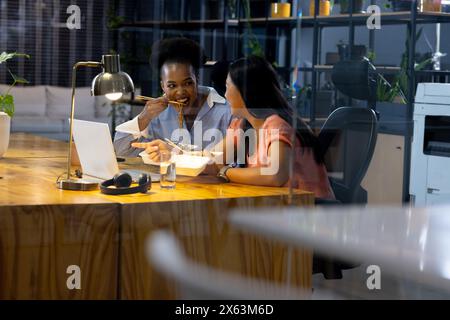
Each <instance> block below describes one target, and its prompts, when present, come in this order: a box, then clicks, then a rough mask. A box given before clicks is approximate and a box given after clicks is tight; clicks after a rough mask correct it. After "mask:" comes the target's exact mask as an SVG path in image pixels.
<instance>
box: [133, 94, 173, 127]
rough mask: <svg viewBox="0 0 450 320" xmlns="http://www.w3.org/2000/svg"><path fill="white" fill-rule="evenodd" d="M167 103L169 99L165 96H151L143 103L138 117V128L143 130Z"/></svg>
mask: <svg viewBox="0 0 450 320" xmlns="http://www.w3.org/2000/svg"><path fill="white" fill-rule="evenodd" d="M168 105H169V99H167V98H166V97H165V96H162V97H159V98H152V99H150V100H148V101H147V103H146V104H145V107H144V110H142V112H141V114H140V115H139V117H138V124H139V130H141V131H143V130H144V129H145V128H147V127H148V124H149V123H150V121H152V120H153V119H154V118H156V117H157V116H158V115H159V114H160V113H161V112H163V111H164V110H165V109H166V108H167V106H168Z"/></svg>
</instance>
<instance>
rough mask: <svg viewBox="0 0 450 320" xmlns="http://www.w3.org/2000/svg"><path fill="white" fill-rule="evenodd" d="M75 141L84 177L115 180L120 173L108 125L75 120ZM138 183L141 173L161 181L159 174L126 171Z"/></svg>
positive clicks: (153, 180)
mask: <svg viewBox="0 0 450 320" xmlns="http://www.w3.org/2000/svg"><path fill="white" fill-rule="evenodd" d="M73 139H74V142H75V145H76V148H77V152H78V157H79V159H80V163H81V168H82V169H83V177H84V178H86V179H90V180H93V181H96V182H101V181H103V180H108V179H111V178H113V177H114V176H115V175H116V174H117V173H118V172H119V165H118V164H117V159H116V154H115V151H114V146H113V143H112V140H111V133H110V131H109V126H108V124H107V123H100V122H92V121H84V120H77V119H74V120H73ZM125 171H126V172H128V173H129V174H130V175H131V177H132V178H133V181H134V182H136V181H137V178H138V177H139V175H140V174H141V173H146V174H147V175H149V176H151V179H152V182H155V181H159V174H156V173H152V172H144V171H139V170H128V169H127V170H125Z"/></svg>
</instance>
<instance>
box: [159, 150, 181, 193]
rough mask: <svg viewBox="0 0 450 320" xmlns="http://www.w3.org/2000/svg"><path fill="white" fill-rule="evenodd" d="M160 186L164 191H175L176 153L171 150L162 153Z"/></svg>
mask: <svg viewBox="0 0 450 320" xmlns="http://www.w3.org/2000/svg"><path fill="white" fill-rule="evenodd" d="M159 154H160V164H159V168H160V169H159V170H160V171H159V173H160V186H161V188H162V189H174V188H175V181H176V177H177V173H176V166H175V158H174V156H175V153H174V152H173V151H169V150H161V151H160V153H159Z"/></svg>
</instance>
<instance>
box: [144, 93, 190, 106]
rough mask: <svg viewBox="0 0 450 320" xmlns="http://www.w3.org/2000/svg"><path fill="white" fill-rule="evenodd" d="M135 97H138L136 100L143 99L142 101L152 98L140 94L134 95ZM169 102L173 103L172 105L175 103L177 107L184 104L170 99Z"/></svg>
mask: <svg viewBox="0 0 450 320" xmlns="http://www.w3.org/2000/svg"><path fill="white" fill-rule="evenodd" d="M135 98H136V99H138V100H144V101H148V100H151V99H153V98H151V97H147V96H140V95H138V96H136V97H135ZM169 103H170V104H173V105H175V106H177V107H184V106H185V104H184V103H182V102H178V101H172V100H169Z"/></svg>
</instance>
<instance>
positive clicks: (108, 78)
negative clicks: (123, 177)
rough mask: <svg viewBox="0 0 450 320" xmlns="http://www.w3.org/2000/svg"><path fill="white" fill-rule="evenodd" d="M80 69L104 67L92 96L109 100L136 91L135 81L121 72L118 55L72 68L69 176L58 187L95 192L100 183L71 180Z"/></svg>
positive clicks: (95, 83) (93, 84)
mask: <svg viewBox="0 0 450 320" xmlns="http://www.w3.org/2000/svg"><path fill="white" fill-rule="evenodd" d="M78 67H91V68H98V67H102V68H103V72H102V73H100V74H98V75H97V76H96V77H95V78H94V80H93V81H92V88H91V94H92V95H93V96H102V95H105V96H106V98H108V99H109V100H118V99H120V98H121V97H122V95H123V94H124V93H130V92H133V91H134V85H133V80H131V78H130V76H129V75H128V74H127V73H125V72H122V71H120V59H119V55H118V54H113V55H103V56H102V61H101V62H96V61H80V62H77V63H75V64H74V65H73V68H72V109H71V111H70V132H69V154H68V159H67V176H66V178H65V179H61V180H58V181H57V182H56V186H57V187H58V188H59V189H63V190H82V191H88V190H94V189H97V187H98V183H95V182H89V181H85V180H81V179H74V178H71V174H70V165H71V161H72V137H73V136H72V134H73V131H72V130H73V118H74V110H75V85H76V72H77V69H78Z"/></svg>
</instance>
